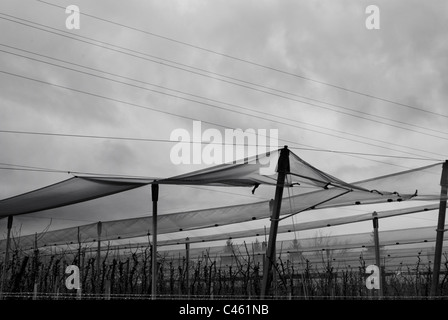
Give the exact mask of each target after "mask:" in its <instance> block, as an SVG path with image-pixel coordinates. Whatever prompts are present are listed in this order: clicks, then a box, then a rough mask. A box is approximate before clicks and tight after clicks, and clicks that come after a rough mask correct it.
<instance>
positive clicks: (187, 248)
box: [185, 238, 190, 298]
mask: <svg viewBox="0 0 448 320" xmlns="http://www.w3.org/2000/svg"><path fill="white" fill-rule="evenodd" d="M186 240H187V242H186V243H185V272H186V278H187V279H186V282H187V285H186V286H187V297H188V298H189V297H190V242H189V241H190V238H187V239H186Z"/></svg>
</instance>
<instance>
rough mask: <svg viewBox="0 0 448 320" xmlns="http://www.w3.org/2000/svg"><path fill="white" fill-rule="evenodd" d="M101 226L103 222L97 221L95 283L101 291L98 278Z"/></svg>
mask: <svg viewBox="0 0 448 320" xmlns="http://www.w3.org/2000/svg"><path fill="white" fill-rule="evenodd" d="M102 227H103V224H102V223H101V221H98V224H97V233H98V246H97V248H96V274H97V275H98V277H97V280H96V281H97V285H98V288H99V290H98V291H101V283H100V279H101V262H100V260H101V232H102Z"/></svg>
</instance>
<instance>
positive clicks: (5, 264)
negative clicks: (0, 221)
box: [0, 216, 13, 299]
mask: <svg viewBox="0 0 448 320" xmlns="http://www.w3.org/2000/svg"><path fill="white" fill-rule="evenodd" d="M12 221H13V216H8V224H7V235H6V251H5V261H4V262H3V272H2V280H1V283H0V299H2V298H3V297H2V296H3V289H4V288H5V284H6V272H7V271H8V263H9V250H10V247H11V228H12Z"/></svg>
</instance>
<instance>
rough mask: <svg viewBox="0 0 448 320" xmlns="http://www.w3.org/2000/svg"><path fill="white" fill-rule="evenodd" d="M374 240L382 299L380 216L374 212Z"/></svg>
mask: <svg viewBox="0 0 448 320" xmlns="http://www.w3.org/2000/svg"><path fill="white" fill-rule="evenodd" d="M372 215H373V219H372V222H373V240H374V242H375V264H376V266H377V267H378V272H379V274H378V278H379V281H380V291H379V294H380V297H382V296H383V272H382V270H381V257H380V238H379V235H378V214H377V213H376V212H374V213H373V214H372Z"/></svg>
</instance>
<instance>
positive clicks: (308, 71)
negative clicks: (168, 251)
mask: <svg viewBox="0 0 448 320" xmlns="http://www.w3.org/2000/svg"><path fill="white" fill-rule="evenodd" d="M48 3H53V4H57V5H58V6H61V7H62V8H60V7H56V6H53V5H50V4H48ZM48 3H43V2H40V1H35V0H2V1H1V4H0V30H1V32H0V71H1V73H0V130H3V131H22V132H23V131H25V132H31V133H52V134H71V135H90V136H109V137H110V136H113V137H121V138H123V137H126V138H144V139H160V140H168V139H169V138H170V133H171V132H172V131H173V130H175V129H178V128H184V129H186V130H189V131H190V130H191V128H192V119H196V120H201V121H203V128H204V129H206V128H216V129H218V130H220V131H221V132H224V131H223V130H224V128H242V129H244V130H245V129H248V128H253V129H267V130H269V129H277V130H278V133H279V137H280V145H284V144H287V145H289V146H290V147H291V148H292V150H293V151H294V152H295V153H296V154H297V155H299V156H300V157H302V158H303V159H304V160H305V161H307V162H309V163H311V164H313V165H314V166H316V167H317V168H319V169H321V170H323V171H326V172H328V173H330V174H332V175H334V176H336V177H338V178H340V179H343V180H345V181H348V182H351V181H357V180H362V179H366V178H371V177H375V176H379V175H383V174H388V173H392V172H397V171H402V170H405V169H407V168H416V167H420V166H423V165H427V164H431V163H436V162H438V161H443V160H445V159H448V148H447V146H448V142H447V140H448V126H447V123H448V110H447V101H448V99H447V98H448V40H447V39H448V38H447V34H448V24H447V19H446V17H447V12H448V2H446V1H443V0H440V1H436V0H430V1H410V0H399V1H398V0H397V1H375V2H371V1H359V0H356V1H355V0H350V1H330V0H327V1H320V0H312V1H311V0H307V1H304V0H290V1H288V0H284V1H283V0H282V1H260V0H256V1H255V0H252V1H249V0H225V1H224V0H220V1H205V0H178V1H175V0H163V1H162V0H159V1H152V0H151V1H143V0H139V1H137V0H134V1H126V3H125V2H124V1H116V0H114V1H112V0H107V1H106V0H102V1H87V0H74V1H66V0H62V1H56V0H48ZM124 3H125V4H124ZM370 4H375V5H377V6H378V8H379V9H380V29H379V30H368V29H367V28H366V25H365V21H366V18H367V17H368V15H367V14H366V13H365V9H366V7H367V6H368V5H370ZM68 5H77V6H78V7H79V8H80V10H81V13H82V15H81V17H80V29H79V30H68V29H66V19H67V17H68V14H66V13H65V10H64V9H63V8H65V7H67V6H68ZM84 14H85V15H84ZM92 16H94V17H96V18H93V17H92ZM101 19H102V20H101ZM11 20H12V21H11ZM106 20H107V21H106ZM13 21H15V22H13ZM108 21H109V22H108ZM111 22H113V23H111ZM48 27H50V28H53V29H48ZM55 29H58V30H59V31H56V30H55ZM45 30H47V31H45ZM139 30H140V31H139ZM55 33H58V34H62V36H61V35H57V34H55ZM76 36H82V37H83V38H76ZM76 39H79V40H76ZM94 41H95V42H94ZM87 42H89V43H87ZM92 42H94V43H95V44H96V45H94V44H92ZM112 45H113V46H112ZM24 50H25V51H24ZM130 50H132V51H130ZM7 52H8V53H7ZM21 56H26V57H30V58H33V59H37V60H42V61H46V62H48V63H51V64H57V65H61V66H64V67H65V68H60V67H57V66H54V65H51V64H48V63H43V62H39V61H36V60H32V59H27V58H24V57H21ZM232 57H233V58H232ZM50 58H53V60H52V59H50ZM54 59H58V60H54ZM63 61H65V62H63ZM82 66H83V67H87V68H89V69H85V68H82ZM67 68H70V69H76V70H82V71H83V72H88V73H91V74H94V75H97V76H99V77H95V76H93V75H87V74H83V73H79V72H75V71H74V70H69V69H67ZM101 77H103V78H101ZM104 77H106V78H109V79H112V80H115V81H112V80H107V79H104ZM32 79H34V80H32ZM219 79H221V80H219ZM36 80H37V81H36ZM119 82H125V83H127V84H131V85H126V84H123V83H119ZM237 84H238V85H237ZM62 87H65V88H62ZM251 88H252V89H251ZM151 90H156V91H159V93H157V92H154V91H151ZM81 91H82V92H84V93H82V92H81ZM160 92H162V93H160ZM86 93H89V94H86ZM163 93H165V94H163ZM167 94H170V95H167ZM186 94H189V95H186ZM93 95H95V96H93ZM173 95H175V96H177V97H173ZM191 95H194V97H193V96H191ZM185 98H186V99H190V100H186V99H185ZM191 100H196V101H200V102H202V103H206V104H208V105H204V104H200V103H197V102H193V101H191ZM385 100H388V101H390V102H387V101H385ZM392 102H394V103H392ZM224 109H228V110H224ZM248 109H251V110H253V111H251V110H248ZM155 110H159V111H163V112H164V113H161V112H157V111H155ZM230 110H233V111H230ZM241 113H244V114H241ZM175 115H179V116H180V117H179V116H175ZM275 116H277V117H275ZM172 146H173V144H172V143H166V142H155V141H130V140H112V139H93V138H75V137H63V136H48V135H35V134H33V135H30V134H23V133H22V134H19V133H6V132H0V150H1V151H0V163H2V165H1V167H2V169H1V170H0V177H1V178H0V198H1V199H3V198H7V197H10V196H13V195H17V194H20V193H23V192H27V191H30V190H33V189H36V188H40V187H43V186H45V185H48V184H51V183H54V182H57V181H61V180H64V179H66V178H68V177H70V175H68V174H66V173H44V172H32V171H17V170H6V169H5V168H7V169H8V168H9V169H11V168H12V166H10V165H16V166H17V165H22V166H32V167H42V168H49V169H57V170H63V171H71V172H91V173H98V174H116V175H137V176H147V177H169V176H174V175H176V174H179V173H184V172H189V171H193V170H197V169H199V168H201V167H202V166H199V165H189V166H179V165H174V164H173V163H172V162H171V161H170V157H169V156H170V149H171V147H172ZM294 147H301V148H314V149H324V150H331V151H342V152H349V153H367V154H376V155H385V156H384V157H374V156H371V155H363V156H360V155H357V156H355V155H353V154H352V155H348V154H339V153H329V152H317V151H307V150H300V149H294ZM389 156H398V157H410V158H426V159H430V160H415V159H403V158H391V157H389ZM7 164H8V165H7ZM16 168H17V167H16ZM260 189H261V190H260V191H259V193H258V194H257V193H256V194H255V195H254V196H252V194H251V193H250V190H249V189H244V190H241V189H236V188H232V189H226V190H223V189H220V190H222V191H225V192H232V193H238V194H241V196H235V195H230V194H225V193H222V192H221V193H220V192H218V191H216V189H214V190H215V191H211V192H207V191H204V190H198V189H192V188H188V187H182V188H181V187H171V186H170V187H167V188H165V189H163V188H162V190H161V192H162V198H163V199H165V201H164V202H163V204H162V210H166V211H179V210H182V209H192V208H196V207H207V206H219V205H229V204H233V203H243V202H250V201H259V200H261V199H269V198H271V197H273V194H272V195H271V191H272V189H269V188H266V189H263V188H260ZM148 190H149V189H144V190H143V191H138V192H136V195H135V196H136V197H140V199H141V197H144V196H145V192H147V196H148V199H147V202H146V203H147V204H148V208H142V207H141V201H140V202H133V203H132V204H130V209H129V211H128V212H126V213H123V212H117V211H114V210H113V209H114V208H113V207H112V208H111V207H107V208H106V209H103V211H101V212H100V213H98V216H93V215H92V214H91V213H89V212H85V211H83V212H78V213H77V214H74V213H73V211H70V210H69V211H65V212H63V213H61V214H60V215H58V216H55V215H51V212H50V213H48V212H47V213H43V214H42V216H46V217H48V216H51V217H52V218H53V222H52V223H53V226H54V227H56V226H63V225H65V224H67V223H68V224H79V223H86V222H89V221H98V220H107V219H118V218H125V217H128V216H141V215H144V214H147V211H149V210H148V209H149V205H150V198H149V197H150V194H149V191H148ZM361 210H362V209H361ZM366 212H367V211H366ZM333 214H334V213H333ZM35 216H36V217H37V216H39V215H35ZM333 217H334V215H333ZM430 218H431V219H433V218H434V217H430ZM27 219H28V220H27ZM62 219H71V220H70V221H69V220H62ZM426 219H428V218H426ZM17 220H18V221H20V223H23V224H24V226H27V227H25V228H24V229H27V228H29V229H30V230H31V227H32V226H38V227H37V228H41V227H42V226H41V225H47V224H48V221H47V220H45V219H41V218H40V220H39V219H37V218H36V219H30V218H26V217H17ZM72 220H73V221H72ZM405 220H406V219H405ZM408 220H409V221H410V220H412V219H410V218H409V219H407V220H406V221H408ZM414 220H415V219H414ZM37 221H40V223H38V222H37ZM409 221H408V222H409ZM422 221H424V220H422V219H421V220H418V222H422ZM427 221H429V220H427ZM427 221H426V222H427ZM431 221H433V220H431ZM431 221H430V222H429V223H433V222H431ZM434 224H435V222H434ZM2 233H3V231H2Z"/></svg>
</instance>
